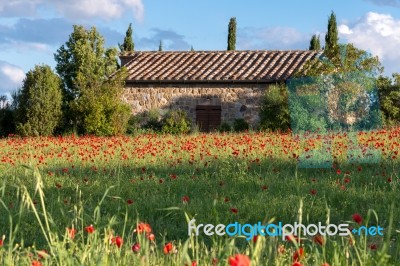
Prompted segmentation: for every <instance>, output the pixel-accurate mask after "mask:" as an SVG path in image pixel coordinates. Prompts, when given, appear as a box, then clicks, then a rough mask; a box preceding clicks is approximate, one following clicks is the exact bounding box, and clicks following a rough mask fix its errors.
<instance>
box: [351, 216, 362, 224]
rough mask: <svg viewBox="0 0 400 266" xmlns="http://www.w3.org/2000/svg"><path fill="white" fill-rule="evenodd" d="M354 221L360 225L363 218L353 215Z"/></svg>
mask: <svg viewBox="0 0 400 266" xmlns="http://www.w3.org/2000/svg"><path fill="white" fill-rule="evenodd" d="M353 221H354V222H356V223H358V224H362V221H363V218H362V216H361V215H360V214H358V213H355V214H353Z"/></svg>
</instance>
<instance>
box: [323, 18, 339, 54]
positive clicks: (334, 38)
mask: <svg viewBox="0 0 400 266" xmlns="http://www.w3.org/2000/svg"><path fill="white" fill-rule="evenodd" d="M338 42H339V37H338V29H337V23H336V15H335V13H334V12H333V11H332V13H331V15H330V17H329V20H328V31H327V33H326V35H325V54H326V55H327V56H328V57H329V58H331V57H335V56H336V55H337V54H338V52H339V44H338Z"/></svg>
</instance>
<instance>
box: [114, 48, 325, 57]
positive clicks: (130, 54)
mask: <svg viewBox="0 0 400 266" xmlns="http://www.w3.org/2000/svg"><path fill="white" fill-rule="evenodd" d="M321 51H322V50H300V49H293V50H229V51H228V50H198V51H186V50H183V51H130V52H121V53H119V56H120V57H121V56H122V57H124V56H132V55H136V54H141V53H143V54H145V53H160V54H169V53H249V52H269V53H273V52H288V53H289V52H304V53H305V52H308V53H318V52H321Z"/></svg>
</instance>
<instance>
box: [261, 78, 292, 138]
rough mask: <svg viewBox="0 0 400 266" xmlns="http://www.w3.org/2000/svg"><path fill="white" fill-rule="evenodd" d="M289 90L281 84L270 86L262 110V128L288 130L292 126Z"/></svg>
mask: <svg viewBox="0 0 400 266" xmlns="http://www.w3.org/2000/svg"><path fill="white" fill-rule="evenodd" d="M287 90H288V89H287V88H286V86H281V85H274V86H270V87H268V89H267V90H266V92H265V96H264V100H263V103H262V107H261V111H260V129H263V130H272V131H277V130H280V131H287V130H288V129H289V128H290V115H289V106H288V91H287Z"/></svg>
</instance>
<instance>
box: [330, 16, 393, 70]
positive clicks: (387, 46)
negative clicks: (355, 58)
mask: <svg viewBox="0 0 400 266" xmlns="http://www.w3.org/2000/svg"><path fill="white" fill-rule="evenodd" d="M338 29H339V34H340V37H341V38H344V39H346V40H347V41H348V42H350V43H353V44H354V45H355V46H356V47H359V48H361V49H363V50H366V51H369V52H371V53H372V54H373V55H377V56H379V59H380V60H381V62H382V63H383V65H384V67H385V72H387V73H388V74H390V73H393V72H400V67H399V66H400V64H399V62H400V49H399V47H400V19H395V18H393V17H392V16H391V15H388V14H380V13H375V12H369V13H367V14H366V15H365V16H363V17H362V18H361V19H359V20H358V21H356V22H355V23H353V24H348V25H345V24H342V25H340V26H339V27H338Z"/></svg>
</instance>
